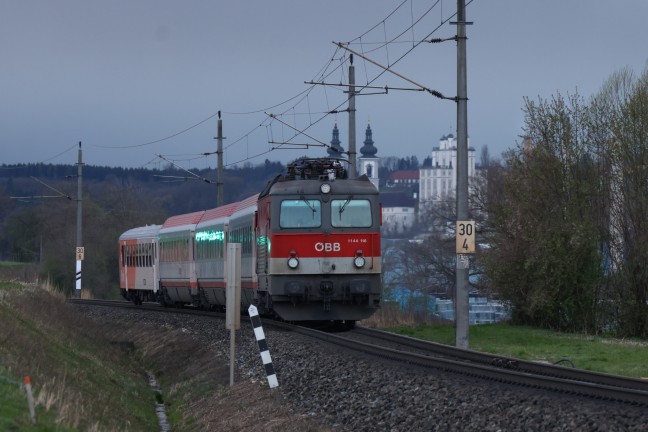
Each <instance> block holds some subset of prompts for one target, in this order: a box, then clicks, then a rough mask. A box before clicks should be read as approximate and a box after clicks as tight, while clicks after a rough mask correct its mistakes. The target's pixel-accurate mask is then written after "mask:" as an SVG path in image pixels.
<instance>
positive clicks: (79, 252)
mask: <svg viewBox="0 0 648 432" xmlns="http://www.w3.org/2000/svg"><path fill="white" fill-rule="evenodd" d="M82 172H83V156H82V153H81V141H79V163H78V164H77V232H76V289H75V292H74V296H75V297H76V298H80V297H81V262H82V261H83V258H84V255H85V251H84V248H83V239H82V237H81V232H82V229H81V228H82V223H83V215H82V202H83V200H82V193H83V182H82V179H83V177H82Z"/></svg>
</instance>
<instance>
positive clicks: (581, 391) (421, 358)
mask: <svg viewBox="0 0 648 432" xmlns="http://www.w3.org/2000/svg"><path fill="white" fill-rule="evenodd" d="M70 302H71V303H78V304H86V305H99V306H110V307H123V308H134V309H141V310H149V311H157V312H173V313H185V314H191V315H206V316H211V317H214V318H216V317H219V318H222V317H224V314H216V313H214V312H207V311H200V310H195V309H190V308H185V309H169V308H163V307H161V306H159V305H157V304H152V303H144V304H143V305H141V306H135V305H133V304H131V303H128V302H124V301H105V300H78V299H74V300H71V301H70ZM263 325H264V327H267V328H275V329H281V330H284V331H289V332H294V333H297V334H301V335H303V336H306V337H308V338H315V339H318V340H321V341H324V342H326V343H329V344H332V345H335V346H339V347H344V348H346V349H350V350H353V351H356V352H360V353H363V354H364V355H369V356H372V357H377V358H381V359H384V360H388V361H393V362H397V363H399V364H406V365H412V366H416V367H419V368H430V369H436V370H441V371H446V372H452V373H457V374H461V375H467V376H472V377H477V378H480V379H488V380H494V381H498V382H502V383H508V384H515V385H521V386H526V387H533V388H540V389H545V390H549V391H557V392H562V393H567V394H576V395H582V396H587V397H591V398H595V399H603V400H609V401H618V402H623V403H628V404H633V405H640V406H648V381H645V380H639V379H634V378H628V377H623V376H617V375H610V374H602V373H596V372H590V371H585V370H582V369H576V368H568V367H564V366H559V365H552V364H545V363H538V362H532V361H525V360H519V359H514V358H509V357H502V356H497V355H493V354H487V353H482V352H477V351H472V350H464V349H459V348H455V347H451V346H448V345H443V344H438V343H434V342H428V341H423V340H419V339H414V338H411V337H408V336H402V335H397V334H394V333H388V332H384V331H380V330H374V329H369V328H363V327H358V328H356V329H354V330H352V331H348V332H342V333H330V332H325V331H321V330H316V329H313V328H308V327H302V326H296V325H294V324H289V323H282V322H277V321H271V320H264V321H263Z"/></svg>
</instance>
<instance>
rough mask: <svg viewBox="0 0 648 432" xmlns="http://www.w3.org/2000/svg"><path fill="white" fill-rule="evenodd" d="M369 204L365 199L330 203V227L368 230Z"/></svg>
mask: <svg viewBox="0 0 648 432" xmlns="http://www.w3.org/2000/svg"><path fill="white" fill-rule="evenodd" d="M371 223H372V219H371V203H370V202H369V200H366V199H351V198H349V199H341V200H332V201H331V225H333V226H334V227H336V228H347V227H348V228H369V227H370V226H371Z"/></svg>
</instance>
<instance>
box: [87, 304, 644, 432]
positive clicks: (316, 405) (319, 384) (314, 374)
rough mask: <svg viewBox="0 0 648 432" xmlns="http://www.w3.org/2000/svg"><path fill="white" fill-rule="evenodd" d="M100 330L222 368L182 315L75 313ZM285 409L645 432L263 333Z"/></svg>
mask: <svg viewBox="0 0 648 432" xmlns="http://www.w3.org/2000/svg"><path fill="white" fill-rule="evenodd" d="M79 310H80V311H82V312H83V313H84V314H85V315H87V316H90V317H91V318H92V319H93V320H95V321H97V322H99V323H104V324H106V323H109V322H111V321H119V322H128V323H129V325H131V326H137V325H147V324H148V325H152V326H155V327H158V328H165V329H176V330H178V331H181V332H183V334H184V335H186V337H188V338H194V339H195V340H196V343H198V344H201V345H203V346H207V347H209V348H210V350H213V351H214V353H215V355H216V356H217V358H220V359H222V363H223V364H228V363H229V344H230V343H229V330H226V329H225V326H224V323H223V321H221V320H219V319H211V318H208V317H192V316H188V315H183V314H172V313H171V314H170V313H156V312H148V311H140V310H122V309H113V308H104V307H91V306H81V307H79ZM246 319H247V317H241V321H242V322H241V330H239V331H238V332H237V338H238V340H237V347H236V350H237V352H236V356H237V368H238V370H237V376H238V380H255V381H259V382H263V383H265V382H266V381H265V380H266V377H265V370H264V368H263V365H262V363H261V358H260V355H259V349H258V346H257V343H256V339H255V337H254V332H253V330H252V327H251V325H249V323H248V322H246ZM264 331H265V335H266V340H267V343H268V346H269V349H270V355H271V356H272V360H273V364H274V368H275V371H276V373H277V377H278V381H279V387H278V388H276V389H274V390H273V392H279V393H280V395H281V398H282V399H283V401H284V402H285V403H286V404H289V405H291V407H292V408H293V410H294V411H295V412H297V413H300V415H302V416H308V417H311V418H314V419H316V420H318V421H319V422H320V423H322V424H324V425H328V427H330V428H331V429H333V430H336V431H435V430H438V431H606V432H607V431H644V430H647V429H648V408H645V407H634V406H630V405H626V404H620V403H613V402H608V401H597V400H592V399H587V398H583V397H578V396H571V395H564V394H559V393H553V392H548V391H544V390H539V389H531V388H523V387H517V386H511V385H507V384H502V383H497V382H491V381H484V380H479V379H474V378H470V377H466V376H461V375H457V374H452V373H443V372H441V371H435V370H429V369H428V370H421V369H418V368H412V367H410V366H408V365H402V364H397V363H395V362H383V361H380V360H378V359H375V360H374V359H373V358H369V359H368V358H366V357H363V356H362V355H360V354H357V353H354V352H352V351H347V350H342V349H339V348H335V347H332V346H329V345H327V344H324V343H322V342H319V341H314V340H310V339H307V338H305V337H303V336H301V335H297V334H294V333H290V332H284V331H279V330H273V329H270V328H264Z"/></svg>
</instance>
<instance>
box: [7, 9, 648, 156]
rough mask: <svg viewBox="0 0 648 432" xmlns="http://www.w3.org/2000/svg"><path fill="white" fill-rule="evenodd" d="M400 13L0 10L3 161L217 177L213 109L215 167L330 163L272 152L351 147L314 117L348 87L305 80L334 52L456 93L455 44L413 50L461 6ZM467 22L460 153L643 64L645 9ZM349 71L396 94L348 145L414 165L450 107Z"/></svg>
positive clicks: (360, 120) (495, 12) (335, 63)
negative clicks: (536, 105) (526, 110)
mask: <svg viewBox="0 0 648 432" xmlns="http://www.w3.org/2000/svg"><path fill="white" fill-rule="evenodd" d="M468 1H470V0H468ZM399 4H400V2H399V1H386V0H353V1H349V0H327V1H317V2H316V1H306V0H291V1H288V0H285V1H279V0H276V1H272V0H263V1H261V0H245V1H228V2H226V1H215V0H211V1H197V0H195V1H193V0H192V1H179V0H177V1H170V0H137V1H134V0H128V1H126V0H110V1H99V0H20V1H13V0H0V55H1V62H2V63H1V65H2V66H1V67H0V125H1V127H0V146H1V147H0V148H1V149H2V151H1V156H0V164H2V163H4V164H13V163H28V162H47V163H75V162H76V157H77V156H76V146H77V143H78V142H79V141H82V142H83V150H84V162H85V163H87V164H91V165H108V166H125V167H140V166H146V167H159V166H162V165H163V164H165V162H164V161H163V160H162V159H161V158H159V157H157V156H156V155H158V154H160V155H163V156H164V157H165V158H167V159H169V160H173V161H176V163H177V164H179V165H181V166H183V167H186V168H205V167H212V166H215V164H216V160H215V156H209V157H200V154H201V153H205V152H212V151H214V150H215V149H216V147H215V146H216V141H215V140H214V139H213V138H214V137H215V136H216V134H217V121H216V117H215V114H216V112H217V111H219V110H220V111H222V113H223V114H222V116H223V129H224V135H225V137H226V139H225V141H224V144H225V147H226V151H225V163H226V164H227V165H232V164H236V163H240V162H242V161H249V162H251V163H253V164H257V163H262V162H263V161H264V160H265V159H270V160H273V161H274V160H280V161H282V162H285V161H287V160H290V159H292V158H295V157H297V156H301V155H307V156H313V157H315V156H321V155H325V150H324V149H323V148H321V147H310V148H308V149H305V148H299V147H300V146H295V145H286V144H284V145H281V144H278V143H281V142H284V141H290V142H291V143H294V144H318V143H319V142H324V143H329V142H330V141H331V130H332V129H333V126H334V124H336V123H337V124H338V127H339V129H340V139H341V141H342V146H343V147H344V148H345V149H347V148H348V127H347V125H348V115H347V114H346V113H340V114H329V115H323V114H322V113H324V112H327V111H331V110H334V109H336V108H337V109H344V108H345V107H346V104H345V103H344V101H345V94H344V93H343V90H345V88H344V87H336V86H321V85H320V86H310V85H307V84H305V83H304V82H308V81H311V80H313V81H323V82H326V83H329V84H338V83H341V82H342V83H346V82H347V79H348V55H349V52H348V51H345V50H342V49H339V48H338V47H337V46H336V45H334V44H333V43H332V42H333V41H336V42H353V43H352V44H351V45H349V47H350V48H351V49H353V50H355V51H357V52H359V53H365V55H366V56H367V57H368V58H370V59H371V60H373V61H376V62H378V63H381V64H385V65H387V64H390V65H392V68H393V70H394V71H396V72H398V73H400V74H401V75H404V76H406V77H407V78H409V79H411V80H412V81H414V82H415V83H417V84H420V85H422V86H424V87H426V88H429V89H433V90H436V91H439V92H441V93H442V94H443V95H445V96H449V97H453V96H455V94H456V64H457V60H456V58H457V54H456V44H455V42H454V41H450V42H446V43H443V44H428V43H421V44H418V42H419V41H421V40H422V39H424V38H426V37H439V38H448V37H452V36H453V35H454V34H455V33H456V29H455V26H453V25H450V23H449V22H448V21H454V19H452V14H453V13H454V12H455V11H456V1H455V0H445V1H439V2H435V1H431V0H427V1H423V0H412V1H409V0H408V1H406V2H405V3H404V4H403V6H402V7H401V8H399V9H397V10H396V8H397V6H398V5H399ZM435 5H436V6H435ZM433 6H434V7H433ZM429 9H431V10H430V11H429V12H427V11H428V10H429ZM394 10H396V11H395V12H394V13H393V14H392V15H391V16H390V13H392V12H393V11H394ZM466 11H467V19H468V21H472V22H473V25H471V26H469V27H468V28H467V35H468V37H469V40H468V42H467V61H468V97H469V102H468V133H469V137H470V145H471V146H472V147H475V148H476V149H477V150H478V151H479V150H480V149H481V148H482V147H483V146H484V145H487V146H488V147H489V150H490V154H491V156H492V157H498V156H499V155H500V154H501V153H502V152H503V151H504V150H506V149H508V148H511V147H514V146H515V145H516V143H517V142H519V141H520V138H519V136H520V135H521V134H522V133H523V131H522V126H523V113H522V107H523V98H524V97H525V96H528V97H530V98H532V99H537V98H538V97H543V98H550V97H551V96H552V95H555V94H556V93H561V94H565V95H566V94H567V93H575V92H578V93H579V94H581V95H582V96H584V97H585V98H589V97H590V96H591V95H593V94H594V93H596V92H597V91H598V90H599V89H600V87H601V85H602V84H603V83H604V82H605V80H606V79H608V78H609V77H610V75H611V74H612V73H614V72H615V71H618V70H620V69H622V68H624V67H630V68H631V69H632V70H633V71H634V72H635V73H636V74H640V73H642V72H643V70H644V67H645V65H646V60H647V59H648V49H647V48H646V41H648V25H646V20H647V19H648V1H645V0H614V1H613V0H605V1H604V0H580V1H577V0H570V1H567V0H542V1H539V0H474V1H472V2H471V3H469V4H468V6H467V10H466ZM426 12H427V14H426ZM422 16H423V18H421V17H422ZM419 18H421V19H420V20H419ZM413 22H416V24H415V25H414V26H413V27H412V24H413ZM399 35H400V36H399ZM397 36H398V37H397ZM392 40H393V42H392V43H389V44H387V45H385V41H392ZM401 57H402V58H401ZM354 65H355V69H356V83H357V84H367V83H371V85H372V86H380V87H381V86H385V85H387V86H390V87H392V89H390V90H389V92H388V94H375V95H366V96H360V97H358V98H357V101H356V109H357V114H356V122H357V143H358V148H360V147H361V146H362V141H363V140H364V136H365V129H366V127H367V124H371V128H372V130H373V139H374V142H375V145H376V147H377V148H378V156H394V155H395V156H399V157H403V156H417V157H418V158H419V160H420V161H422V160H423V158H425V157H426V156H428V155H429V154H430V152H431V149H432V147H433V146H435V145H438V142H439V139H440V138H441V136H443V135H446V134H449V133H452V134H455V135H456V106H455V103H454V102H452V101H449V100H440V99H437V98H435V97H433V96H431V95H430V94H429V93H425V92H420V91H405V90H402V91H399V90H393V88H396V87H402V88H409V89H414V88H415V85H414V84H412V83H410V82H407V81H404V80H402V79H400V78H398V77H396V76H393V75H390V74H382V75H380V73H381V70H380V69H379V68H377V67H376V66H374V65H372V64H370V63H368V62H367V61H365V60H363V59H362V58H359V57H357V56H356V58H355V60H354ZM362 92H363V93H369V92H373V93H380V90H378V89H364V90H363V91H362ZM282 103H283V104H282ZM270 114H272V115H275V116H278V117H277V118H276V119H273V118H271V117H270V116H269V115H270ZM212 116H213V117H212ZM210 117H211V118H210ZM207 119H209V120H207ZM205 120H206V121H205ZM201 122H202V123H201ZM293 128H296V129H299V130H305V133H306V134H307V135H300V136H296V137H294V135H295V132H294V129H293ZM270 142H274V143H270ZM149 143H152V144H149ZM276 147H283V148H284V149H281V150H279V149H274V148H276ZM287 147H293V148H294V147H298V148H296V149H285V148H287Z"/></svg>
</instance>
